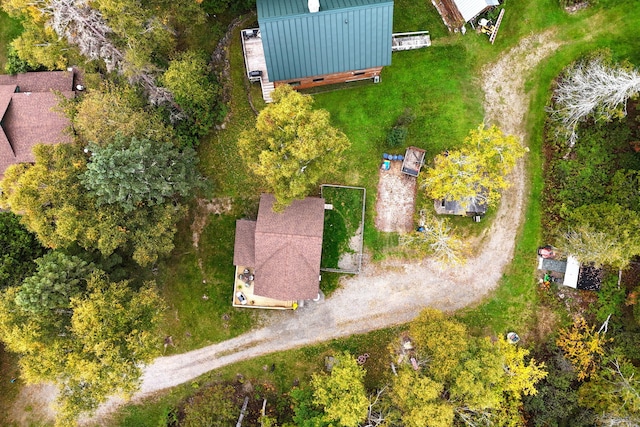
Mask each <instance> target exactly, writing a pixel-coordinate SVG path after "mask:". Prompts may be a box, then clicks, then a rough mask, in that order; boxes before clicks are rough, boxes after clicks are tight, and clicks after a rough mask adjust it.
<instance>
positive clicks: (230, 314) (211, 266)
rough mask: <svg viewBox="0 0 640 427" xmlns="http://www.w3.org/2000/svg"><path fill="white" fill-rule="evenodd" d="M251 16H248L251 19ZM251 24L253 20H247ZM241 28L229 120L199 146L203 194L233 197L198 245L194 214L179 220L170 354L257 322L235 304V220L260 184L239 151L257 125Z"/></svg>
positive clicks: (170, 291)
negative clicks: (239, 140) (240, 140)
mask: <svg viewBox="0 0 640 427" xmlns="http://www.w3.org/2000/svg"><path fill="white" fill-rule="evenodd" d="M250 20H251V18H249V21H250ZM249 24H250V23H249ZM239 31H240V29H238V30H236V32H235V33H236V34H234V35H233V37H232V38H231V44H232V47H231V50H230V52H231V57H230V70H231V79H232V81H233V84H232V85H230V87H231V90H232V92H231V94H230V95H231V98H230V99H231V102H230V104H229V119H228V121H227V122H226V123H225V129H224V131H214V132H212V133H211V134H210V135H209V136H208V137H207V138H205V139H204V140H203V141H202V142H201V144H200V146H199V147H198V152H199V157H200V164H199V166H200V169H201V172H202V173H203V175H204V176H206V177H207V180H208V182H207V186H206V187H207V188H206V189H205V190H204V191H203V193H204V194H203V195H202V197H204V198H207V199H210V198H214V199H216V198H221V197H223V198H224V197H232V198H233V205H232V209H231V211H230V212H226V213H224V214H220V215H216V214H209V215H208V218H207V225H206V227H205V228H204V230H203V232H202V234H201V236H200V242H199V245H198V248H194V247H193V243H192V232H191V224H192V222H193V220H194V215H195V211H196V209H195V206H194V207H193V208H192V209H191V217H190V218H189V219H188V220H186V221H184V222H183V223H182V224H180V225H179V227H178V228H179V230H180V232H179V234H178V235H177V236H176V249H175V250H174V251H173V255H172V257H171V259H170V260H168V261H167V262H166V263H165V267H164V269H161V277H160V278H159V280H158V282H159V283H161V289H162V295H163V297H164V298H165V300H166V301H168V303H169V305H170V309H169V310H168V311H167V315H166V316H165V321H164V325H163V333H164V334H165V335H166V336H171V337H172V338H173V342H174V344H175V345H176V346H175V347H174V348H172V347H169V348H168V349H167V354H169V353H181V352H185V351H188V350H191V349H194V348H198V347H202V346H205V345H207V344H211V343H214V342H219V341H222V340H225V339H228V338H231V337H233V336H236V335H239V334H241V333H242V332H245V331H247V330H248V329H250V328H251V326H252V325H253V324H254V322H253V318H254V316H255V315H256V314H257V313H256V312H255V311H250V310H243V309H239V308H233V307H232V306H231V298H232V293H233V277H234V267H233V243H234V235H235V234H234V233H235V221H236V219H238V218H243V217H254V218H255V216H256V213H257V206H258V197H259V193H260V188H259V186H258V183H257V182H256V181H255V180H254V178H253V176H252V175H250V174H249V173H248V171H247V169H246V168H245V166H244V163H243V161H242V159H241V158H240V156H239V155H238V152H237V150H236V145H235V144H236V137H237V135H238V134H239V133H240V132H241V131H242V130H244V129H247V128H249V127H251V126H253V124H254V120H255V116H254V114H253V111H252V110H251V108H250V106H249V103H248V101H247V95H246V92H245V85H244V83H243V82H244V80H245V75H244V64H243V58H242V47H241V46H240V33H239Z"/></svg>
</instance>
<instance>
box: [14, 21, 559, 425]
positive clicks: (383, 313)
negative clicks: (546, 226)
mask: <svg viewBox="0 0 640 427" xmlns="http://www.w3.org/2000/svg"><path fill="white" fill-rule="evenodd" d="M559 46H560V45H559V43H558V42H556V41H555V40H554V38H553V33H551V32H545V33H541V34H535V35H532V36H530V37H527V38H525V39H523V40H521V42H520V43H519V44H518V45H517V46H516V47H514V48H513V49H511V50H509V51H507V52H506V53H504V54H503V55H502V56H501V57H500V58H499V59H498V60H497V61H496V62H495V63H492V64H489V65H487V66H486V67H485V69H484V70H483V73H482V76H481V80H482V87H483V90H484V93H485V100H484V107H485V121H486V123H487V124H496V125H498V126H499V127H500V128H501V129H502V130H503V131H504V132H505V133H507V134H512V135H516V136H518V137H519V138H520V140H521V141H523V142H526V141H527V135H526V128H525V116H526V113H527V111H528V108H529V97H528V95H527V94H526V93H525V89H524V87H525V81H526V79H527V78H529V77H530V76H531V72H532V70H534V69H535V67H536V66H537V65H538V64H539V63H540V62H541V61H542V60H544V59H545V58H546V57H547V56H549V55H551V54H553V52H554V51H555V50H556V49H557V48H558V47H559ZM434 48H437V43H435V42H434V45H433V47H432V49H434ZM510 180H511V182H512V186H511V187H510V188H509V189H508V190H507V191H505V192H504V194H503V197H502V201H501V203H500V206H499V208H498V211H497V214H496V218H495V220H494V221H493V224H492V225H491V227H490V229H489V230H488V231H487V232H486V233H485V234H484V236H483V240H482V245H481V250H480V251H479V253H478V254H477V256H476V257H475V258H472V259H469V260H468V261H467V263H466V264H465V265H463V266H457V267H455V268H447V269H443V268H442V267H441V266H440V265H437V264H435V263H433V262H432V261H430V260H428V259H427V260H423V261H416V262H413V263H409V264H407V263H401V262H399V261H387V262H383V263H381V264H368V263H367V264H365V265H364V266H363V272H362V273H361V274H360V275H358V276H354V277H351V278H348V279H346V280H343V281H342V283H341V288H340V289H339V290H338V291H336V292H335V293H334V294H333V295H331V297H329V298H327V300H326V301H324V302H321V303H317V304H314V303H312V304H311V305H307V306H305V307H303V308H300V309H298V310H297V311H295V312H292V311H286V312H279V313H273V314H274V316H270V320H269V323H268V324H266V326H264V327H261V328H259V329H256V330H254V331H251V332H248V333H245V334H243V335H241V336H238V337H236V338H233V339H230V340H227V341H224V342H221V343H218V344H214V345H211V346H208V347H204V348H201V349H198V350H194V351H190V352H188V353H183V354H178V355H173V356H165V357H159V358H158V359H156V360H155V361H154V362H153V363H152V364H150V365H149V366H146V367H145V369H144V374H143V377H142V384H141V388H140V391H139V392H138V393H136V395H135V396H134V399H138V398H142V397H145V396H148V395H151V394H153V393H155V392H157V391H160V390H164V389H167V388H170V387H173V386H176V385H178V384H182V383H185V382H188V381H191V380H193V379H195V378H197V377H198V376H200V375H202V374H204V373H206V372H208V371H210V370H213V369H216V368H220V367H222V366H225V365H228V364H231V363H235V362H238V361H242V360H247V359H250V358H253V357H257V356H261V355H264V354H269V353H273V352H277V351H283V350H288V349H292V348H297V347H301V346H305V345H308V344H314V343H319V342H322V341H327V340H330V339H333V338H340V337H346V336H349V335H352V334H358V333H364V332H369V331H372V330H376V329H381V328H385V327H389V326H393V325H397V324H401V323H405V322H408V321H410V320H411V319H413V318H414V317H415V316H416V315H417V314H418V313H419V312H420V311H421V310H422V309H423V308H424V307H433V308H437V309H440V310H443V311H454V310H457V309H459V308H462V307H466V306H469V305H472V304H476V303H478V302H480V301H481V300H482V299H483V298H484V297H485V296H487V295H488V294H489V293H490V292H491V290H493V289H494V288H495V287H496V286H497V285H498V282H499V281H500V279H501V277H502V274H503V271H504V269H505V268H506V266H507V265H508V264H509V263H510V262H511V260H512V258H513V253H514V249H515V239H516V235H517V232H518V229H519V227H520V224H521V223H522V220H523V211H524V201H525V196H526V191H527V190H526V185H525V183H526V176H525V170H524V166H523V161H520V162H519V163H518V165H517V166H516V169H515V170H514V171H513V173H512V176H511V177H510ZM54 399H55V387H53V386H52V385H46V384H41V385H35V386H30V387H24V388H23V390H22V392H21V397H20V398H19V399H17V402H19V403H20V405H19V406H20V407H21V408H24V405H27V404H30V405H32V407H36V408H39V410H40V411H48V416H49V417H51V416H52V415H53V413H52V411H51V405H50V404H51V402H53V401H54ZM121 403H123V400H122V399H118V398H114V399H111V400H110V401H109V402H108V403H106V404H105V405H103V406H102V407H101V408H100V410H99V411H98V412H97V414H96V415H95V416H94V417H92V418H90V419H84V420H83V424H86V423H89V424H95V423H98V424H99V423H100V419H101V417H103V416H106V415H108V414H109V413H110V412H111V411H113V410H114V409H115V408H116V407H117V406H118V405H120V404H121ZM16 406H18V405H16ZM12 412H13V414H14V418H20V415H24V414H16V412H21V410H20V409H19V408H17V407H16V408H14V409H13V411H12Z"/></svg>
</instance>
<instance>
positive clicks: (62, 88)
mask: <svg viewBox="0 0 640 427" xmlns="http://www.w3.org/2000/svg"><path fill="white" fill-rule="evenodd" d="M53 91H59V92H61V93H62V94H63V95H64V96H66V97H68V98H71V97H73V96H74V92H73V72H69V71H48V72H38V73H24V74H18V75H15V76H9V75H0V178H2V176H4V172H5V170H6V169H7V168H8V167H9V166H10V165H12V164H15V163H23V162H33V161H34V160H35V159H34V156H33V153H32V151H31V149H32V148H33V146H34V145H36V144H56V143H60V142H71V137H70V136H69V135H67V134H65V133H64V130H65V129H66V128H67V127H68V126H69V125H70V122H69V120H68V119H67V118H66V117H64V116H63V115H62V114H60V113H57V112H54V111H52V108H53V107H55V106H56V105H57V104H58V99H57V97H56V95H55V93H54V92H53Z"/></svg>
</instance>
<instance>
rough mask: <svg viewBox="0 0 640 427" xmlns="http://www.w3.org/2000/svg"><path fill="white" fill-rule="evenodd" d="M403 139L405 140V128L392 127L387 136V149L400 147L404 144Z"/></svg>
mask: <svg viewBox="0 0 640 427" xmlns="http://www.w3.org/2000/svg"><path fill="white" fill-rule="evenodd" d="M405 139H407V128H406V127H404V126H394V127H393V128H391V130H390V131H389V133H388V134H387V147H389V148H396V147H400V146H402V145H403V144H404V141H405Z"/></svg>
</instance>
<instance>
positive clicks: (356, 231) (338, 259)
mask: <svg viewBox="0 0 640 427" xmlns="http://www.w3.org/2000/svg"><path fill="white" fill-rule="evenodd" d="M321 193H322V197H323V198H324V199H325V203H326V204H327V205H331V206H332V208H331V209H325V214H324V237H323V239H322V261H321V264H320V266H321V270H322V271H331V272H336V273H352V274H357V273H360V268H361V267H362V247H363V236H364V209H365V199H366V195H367V194H366V190H365V189H364V188H361V187H346V186H338V185H323V186H322V187H321Z"/></svg>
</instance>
